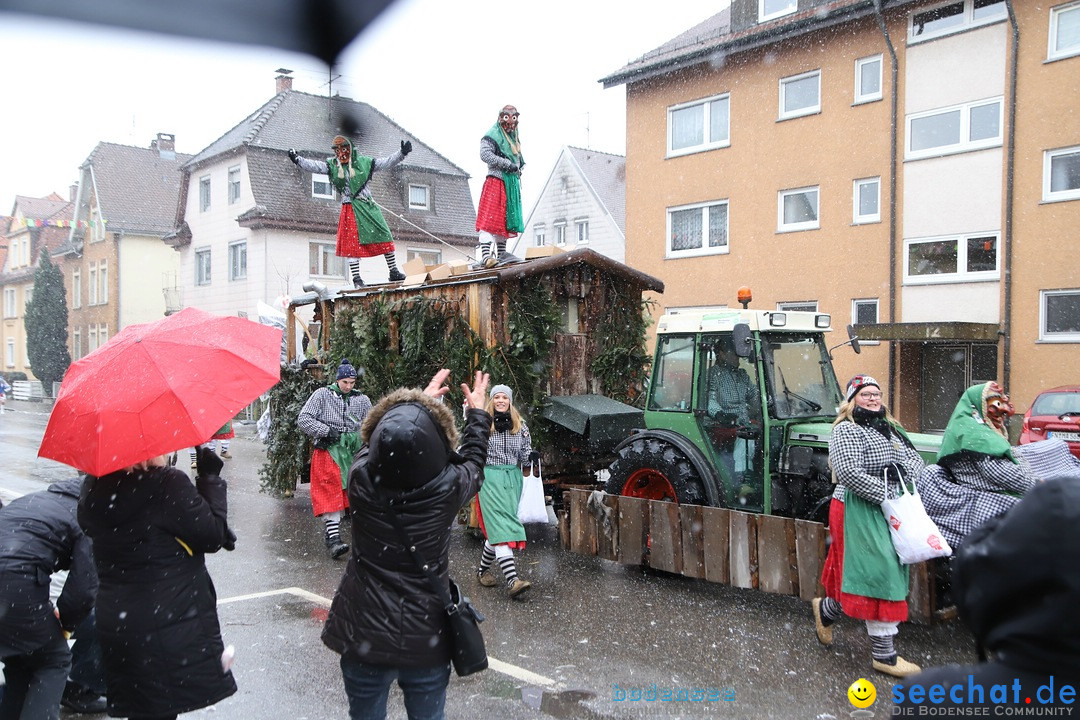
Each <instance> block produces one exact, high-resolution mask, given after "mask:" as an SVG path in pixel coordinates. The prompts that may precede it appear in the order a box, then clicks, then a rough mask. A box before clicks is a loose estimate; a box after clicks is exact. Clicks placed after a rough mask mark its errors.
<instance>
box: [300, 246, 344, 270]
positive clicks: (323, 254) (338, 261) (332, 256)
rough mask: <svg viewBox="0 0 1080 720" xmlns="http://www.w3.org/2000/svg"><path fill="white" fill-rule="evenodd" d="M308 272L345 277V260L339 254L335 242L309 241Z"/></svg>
mask: <svg viewBox="0 0 1080 720" xmlns="http://www.w3.org/2000/svg"><path fill="white" fill-rule="evenodd" d="M308 259H309V263H308V274H309V275H322V276H324V277H337V278H341V277H345V261H344V260H343V259H342V258H339V257H338V256H337V253H336V251H335V247H334V244H333V243H322V242H309V243H308Z"/></svg>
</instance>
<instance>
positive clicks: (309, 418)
mask: <svg viewBox="0 0 1080 720" xmlns="http://www.w3.org/2000/svg"><path fill="white" fill-rule="evenodd" d="M346 402H348V405H346ZM370 410H371V400H370V399H369V398H368V396H367V395H365V394H364V393H361V392H356V391H355V390H354V391H353V392H351V393H349V395H348V398H345V397H343V396H342V395H341V393H338V392H335V391H333V390H331V389H330V388H329V387H321V388H319V389H318V390H316V391H315V392H313V393H311V397H309V398H308V399H307V402H306V403H304V407H303V408H302V409H301V410H300V415H299V416H298V417H297V418H296V424H297V425H298V426H300V429H301V430H302V431H304V432H305V433H307V434H308V435H310V436H311V437H313V438H321V437H326V436H327V435H329V434H330V433H331V432H336V433H346V432H358V431H359V430H360V425H361V423H363V422H364V418H365V417H367V414H368V412H369V411H370Z"/></svg>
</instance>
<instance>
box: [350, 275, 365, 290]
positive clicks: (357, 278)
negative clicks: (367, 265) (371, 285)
mask: <svg viewBox="0 0 1080 720" xmlns="http://www.w3.org/2000/svg"><path fill="white" fill-rule="evenodd" d="M352 286H353V287H354V288H362V287H364V281H363V280H361V279H360V276H359V275H353V276H352Z"/></svg>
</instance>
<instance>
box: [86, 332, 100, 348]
mask: <svg viewBox="0 0 1080 720" xmlns="http://www.w3.org/2000/svg"><path fill="white" fill-rule="evenodd" d="M97 349H98V341H97V325H91V326H90V327H89V328H88V329H87V331H86V350H87V352H88V353H92V352H94V351H95V350H97Z"/></svg>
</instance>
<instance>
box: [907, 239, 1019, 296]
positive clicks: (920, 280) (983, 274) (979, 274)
mask: <svg viewBox="0 0 1080 720" xmlns="http://www.w3.org/2000/svg"><path fill="white" fill-rule="evenodd" d="M987 237H992V238H994V242H995V243H996V251H995V253H994V263H995V265H996V267H995V268H994V269H993V270H980V271H976V272H969V271H968V270H967V269H966V268H967V241H968V240H972V239H975V238H987ZM949 241H953V242H955V243H956V272H954V273H935V274H929V275H912V274H911V268H910V267H909V265H910V261H911V252H910V248H911V246H912V245H920V244H924V243H932V242H933V243H942V242H949ZM999 279H1001V233H999V232H997V231H993V232H971V233H964V234H963V235H942V236H938V237H920V238H905V239H904V284H905V285H940V284H943V283H958V282H981V281H989V280H999Z"/></svg>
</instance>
